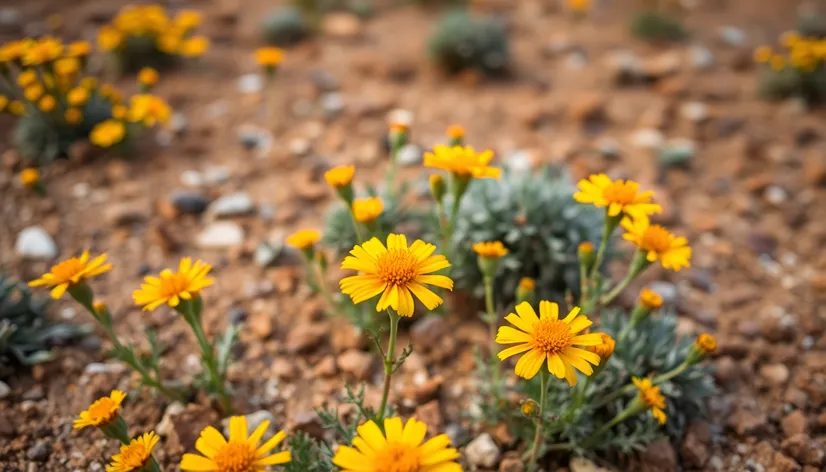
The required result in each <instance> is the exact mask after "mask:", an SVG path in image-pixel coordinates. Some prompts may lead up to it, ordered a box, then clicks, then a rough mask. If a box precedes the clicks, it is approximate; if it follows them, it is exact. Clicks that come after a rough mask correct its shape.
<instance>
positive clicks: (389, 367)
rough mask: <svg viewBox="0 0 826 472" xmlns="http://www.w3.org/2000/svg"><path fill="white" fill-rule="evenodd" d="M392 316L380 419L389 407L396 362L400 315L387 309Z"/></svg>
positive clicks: (385, 361) (385, 360) (385, 359)
mask: <svg viewBox="0 0 826 472" xmlns="http://www.w3.org/2000/svg"><path fill="white" fill-rule="evenodd" d="M387 314H388V316H389V317H390V340H389V342H388V344H387V353H386V354H385V358H384V390H383V391H382V394H381V406H380V407H379V416H378V420H379V422H381V420H383V419H384V412H385V410H386V409H387V398H388V397H389V396H390V380H391V378H392V377H393V365H394V364H395V363H396V338H397V337H398V335H399V315H397V314H395V313H393V312H392V311H391V310H387Z"/></svg>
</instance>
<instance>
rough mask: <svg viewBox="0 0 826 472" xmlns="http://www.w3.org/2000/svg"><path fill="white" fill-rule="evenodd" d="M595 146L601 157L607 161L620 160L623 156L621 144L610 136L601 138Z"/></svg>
mask: <svg viewBox="0 0 826 472" xmlns="http://www.w3.org/2000/svg"><path fill="white" fill-rule="evenodd" d="M595 146H596V148H597V151H599V153H600V155H601V156H602V157H604V158H606V159H619V157H620V156H621V155H622V149H621V148H620V144H619V142H618V141H617V140H616V139H614V138H611V137H609V136H600V137H599V138H598V139H597V141H596V144H595Z"/></svg>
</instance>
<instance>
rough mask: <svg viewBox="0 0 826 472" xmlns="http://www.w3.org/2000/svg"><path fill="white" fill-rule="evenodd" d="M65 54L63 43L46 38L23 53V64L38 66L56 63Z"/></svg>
mask: <svg viewBox="0 0 826 472" xmlns="http://www.w3.org/2000/svg"><path fill="white" fill-rule="evenodd" d="M61 54H63V43H61V42H60V40H59V39H55V38H52V37H45V38H43V39H41V40H39V41H36V42H34V43H32V45H31V46H30V47H29V48H27V49H26V51H25V52H24V53H23V64H25V65H27V66H37V65H40V64H44V63H46V62H51V61H54V60H55V59H57V58H59V57H60V55H61Z"/></svg>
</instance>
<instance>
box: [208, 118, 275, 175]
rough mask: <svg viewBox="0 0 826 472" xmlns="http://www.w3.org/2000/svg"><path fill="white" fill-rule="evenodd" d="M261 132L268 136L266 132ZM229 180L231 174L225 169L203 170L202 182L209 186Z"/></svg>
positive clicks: (211, 168)
mask: <svg viewBox="0 0 826 472" xmlns="http://www.w3.org/2000/svg"><path fill="white" fill-rule="evenodd" d="M261 131H262V132H263V133H264V134H265V135H267V136H268V132H267V131H266V130H261ZM264 139H266V136H265V138H264ZM230 178H232V173H231V172H230V171H229V169H227V168H226V167H209V168H207V169H206V170H204V182H205V183H206V184H207V185H209V186H214V185H221V184H225V183H227V182H229V179H230Z"/></svg>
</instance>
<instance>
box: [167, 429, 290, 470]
mask: <svg viewBox="0 0 826 472" xmlns="http://www.w3.org/2000/svg"><path fill="white" fill-rule="evenodd" d="M269 426H270V422H269V420H264V421H262V422H261V424H259V425H258V427H257V428H255V430H254V431H253V432H252V434H249V429H248V426H247V419H246V418H245V417H243V416H233V417H231V418H230V419H229V440H227V439H226V438H224V436H223V435H222V434H221V433H219V432H218V430H217V429H215V428H214V427H212V426H207V427H206V428H204V430H203V431H201V435H200V437H199V438H198V440H197V441H195V449H197V450H198V452H200V453H201V454H203V455H198V454H189V453H187V454H184V456H183V458H182V459H181V470H183V471H185V472H264V471H266V470H269V466H272V465H279V464H286V463H288V462H290V461H291V460H292V453H291V452H290V451H281V452H276V453H275V454H270V451H272V450H273V449H274V448H275V447H276V446H278V444H279V443H281V441H283V440H284V438H286V437H287V434H286V433H285V432H284V431H279V432H278V433H277V434H276V435H275V436H273V437H271V438H270V439H268V440H266V441H265V442H264V443H263V444H261V445H260V446H259V443H260V442H261V439H262V438H263V437H264V433H265V432H267V429H268V428H269Z"/></svg>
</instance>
